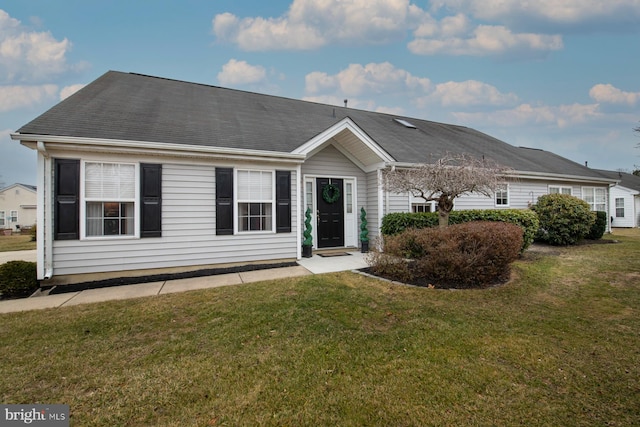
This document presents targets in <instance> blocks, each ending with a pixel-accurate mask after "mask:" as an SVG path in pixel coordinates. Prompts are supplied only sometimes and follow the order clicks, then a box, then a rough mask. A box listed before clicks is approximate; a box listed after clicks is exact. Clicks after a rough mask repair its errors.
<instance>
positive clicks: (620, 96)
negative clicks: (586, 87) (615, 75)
mask: <svg viewBox="0 0 640 427" xmlns="http://www.w3.org/2000/svg"><path fill="white" fill-rule="evenodd" d="M589 96H590V97H591V98H592V99H594V100H595V101H597V102H602V103H608V104H626V105H629V106H634V105H636V104H637V103H638V102H639V101H640V92H625V91H623V90H620V89H618V88H616V87H615V86H613V85H611V84H597V85H595V86H593V87H592V88H591V90H590V91H589Z"/></svg>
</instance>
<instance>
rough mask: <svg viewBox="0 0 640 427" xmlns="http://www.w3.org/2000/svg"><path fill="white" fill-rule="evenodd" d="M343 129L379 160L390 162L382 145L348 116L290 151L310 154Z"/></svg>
mask: <svg viewBox="0 0 640 427" xmlns="http://www.w3.org/2000/svg"><path fill="white" fill-rule="evenodd" d="M345 129H347V130H349V131H350V132H351V133H353V134H354V135H355V136H356V137H357V138H358V139H360V141H362V142H363V143H364V144H365V145H366V146H367V147H368V148H369V149H370V150H371V151H373V152H374V153H375V154H376V155H377V156H378V157H379V158H380V160H381V161H384V162H392V161H393V160H394V159H393V157H391V156H390V155H389V154H388V153H387V152H386V151H384V150H383V149H382V147H380V146H379V145H378V144H377V143H376V142H375V141H374V140H373V139H371V138H370V137H369V135H367V134H366V132H364V131H363V130H362V129H361V128H360V127H359V126H358V125H356V124H355V123H354V122H353V120H351V119H350V118H349V117H346V118H344V119H342V120H341V121H339V122H338V123H336V124H335V125H333V126H331V127H330V128H329V129H327V130H325V131H324V132H322V133H319V134H318V135H316V136H314V137H313V138H311V139H310V140H309V141H307V142H305V143H304V144H302V145H301V146H300V147H298V148H296V149H295V150H293V151H292V152H291V153H292V154H304V155H305V156H306V155H309V154H312V153H314V152H315V151H316V150H318V149H319V148H320V147H322V146H323V145H324V144H325V143H326V142H327V141H329V140H330V139H331V138H333V137H334V136H336V135H337V134H339V133H340V132H342V131H343V130H345Z"/></svg>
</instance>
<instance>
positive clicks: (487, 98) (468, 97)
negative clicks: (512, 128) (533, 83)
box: [428, 80, 518, 107]
mask: <svg viewBox="0 0 640 427" xmlns="http://www.w3.org/2000/svg"><path fill="white" fill-rule="evenodd" d="M428 98H429V101H430V102H433V101H436V102H438V103H439V104H441V105H442V106H444V107H460V106H464V107H470V106H476V105H494V106H495V105H509V104H514V103H515V102H517V101H518V97H517V96H516V95H515V94H513V93H506V94H505V93H502V92H500V91H499V90H498V89H497V88H496V87H495V86H492V85H490V84H487V83H483V82H479V81H476V80H467V81H464V82H446V83H441V84H438V85H436V88H435V91H434V92H433V93H432V94H431V95H429V97H428Z"/></svg>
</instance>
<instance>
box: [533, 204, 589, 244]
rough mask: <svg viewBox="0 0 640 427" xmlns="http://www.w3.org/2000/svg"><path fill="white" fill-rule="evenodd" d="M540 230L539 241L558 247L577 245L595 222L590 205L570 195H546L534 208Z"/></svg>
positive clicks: (537, 237)
mask: <svg viewBox="0 0 640 427" xmlns="http://www.w3.org/2000/svg"><path fill="white" fill-rule="evenodd" d="M533 210H534V211H535V212H536V213H537V214H538V219H539V220H540V228H539V230H538V234H537V236H536V239H537V240H541V241H543V242H546V243H549V244H551V245H556V246H567V245H575V244H576V243H578V242H579V241H580V240H582V239H583V238H584V237H585V236H586V235H587V234H589V231H590V230H591V226H592V225H593V223H594V222H595V217H596V215H595V212H591V209H590V207H589V204H588V203H587V202H585V201H583V200H580V199H578V198H577V197H573V196H570V195H568V194H546V195H544V196H540V197H539V198H538V202H537V203H536V204H535V205H534V206H533Z"/></svg>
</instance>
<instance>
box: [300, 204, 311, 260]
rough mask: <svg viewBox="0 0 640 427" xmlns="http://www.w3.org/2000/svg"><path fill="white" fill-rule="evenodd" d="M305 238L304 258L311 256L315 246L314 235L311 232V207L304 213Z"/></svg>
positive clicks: (303, 244)
mask: <svg viewBox="0 0 640 427" xmlns="http://www.w3.org/2000/svg"><path fill="white" fill-rule="evenodd" d="M304 218H305V219H304V233H303V234H304V240H303V241H302V256H303V257H304V258H311V254H312V248H313V237H312V234H311V230H312V228H311V209H310V208H307V211H306V212H305V213H304Z"/></svg>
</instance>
